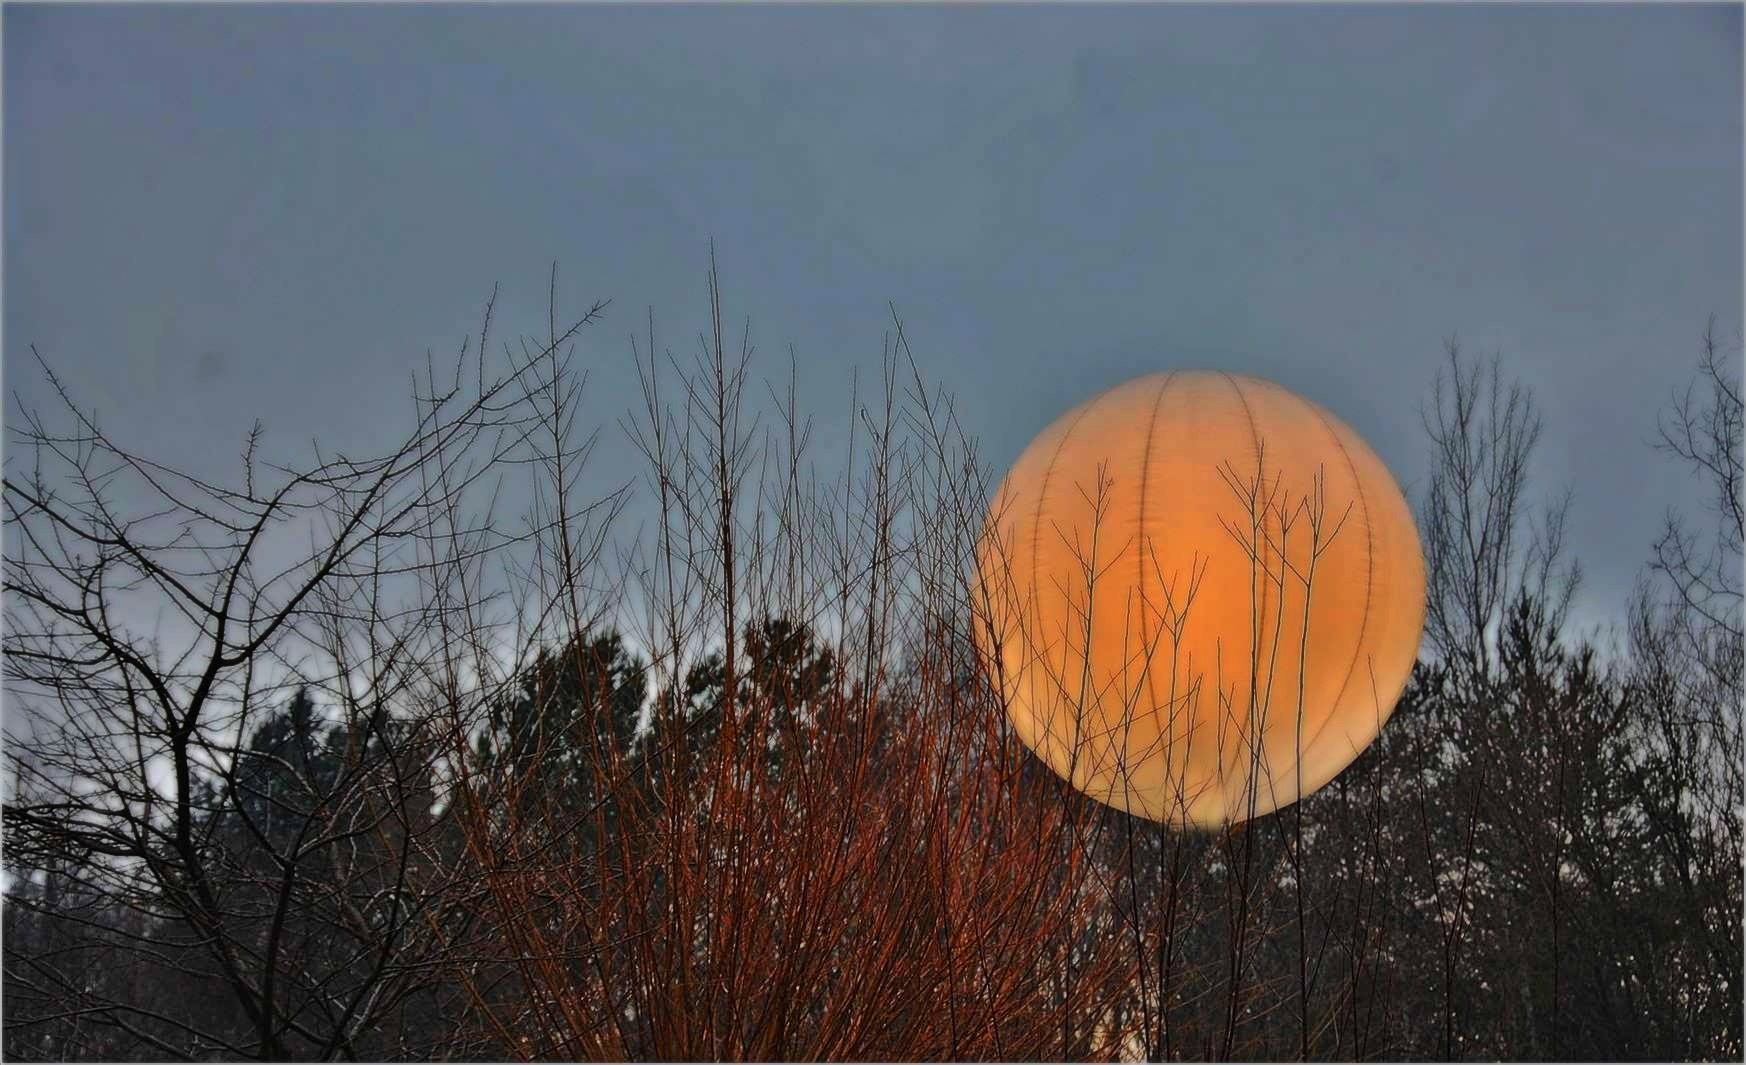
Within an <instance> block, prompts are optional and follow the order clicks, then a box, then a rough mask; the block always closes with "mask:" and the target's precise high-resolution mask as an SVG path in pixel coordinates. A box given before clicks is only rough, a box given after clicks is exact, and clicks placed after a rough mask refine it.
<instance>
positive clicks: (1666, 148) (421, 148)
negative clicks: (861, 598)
mask: <svg viewBox="0 0 1746 1065" xmlns="http://www.w3.org/2000/svg"><path fill="white" fill-rule="evenodd" d="M4 38H5V45H4V49H5V50H4V62H5V67H4V90H5V97H4V118H5V127H4V129H5V143H4V149H5V160H4V181H5V187H4V212H5V213H4V222H5V244H4V251H5V263H4V267H5V274H4V278H5V282H4V295H5V312H4V341H5V373H6V384H7V387H8V389H9V390H15V391H16V392H17V393H18V394H19V396H20V397H21V398H22V401H23V402H24V403H26V404H27V405H29V404H37V403H41V402H42V401H43V400H44V395H43V389H42V384H41V381H40V379H39V377H38V375H37V374H36V372H35V371H34V369H33V368H32V365H31V362H30V360H29V355H28V345H30V344H35V345H37V347H38V348H39V349H40V350H41V351H42V352H43V353H44V355H45V356H46V357H47V358H48V359H49V360H50V362H51V363H52V364H53V366H54V367H55V368H56V370H57V372H59V373H61V374H62V375H63V376H64V378H65V379H66V381H67V383H68V384H69V385H71V387H72V388H73V389H74V391H75V393H76V394H77V395H78V396H79V397H80V398H81V399H83V400H84V401H86V402H87V403H89V404H91V405H93V406H95V407H97V408H99V409H100V410H101V412H102V414H103V417H104V419H105V421H106V423H107V425H108V427H109V429H110V430H111V431H112V432H113V433H114V434H115V435H116V436H118V437H120V438H121V439H123V440H126V441H128V442H131V443H133V444H135V445H137V446H138V447H139V448H140V449H142V450H144V451H146V452H148V453H150V454H152V455H154V456H156V457H159V458H161V459H163V460H165V461H168V462H170V463H172V464H174V463H182V464H187V465H190V466H193V467H195V468H198V469H202V470H207V471H212V472H223V471H224V470H225V469H227V468H228V469H234V463H233V456H235V455H236V454H237V452H238V450H239V448H240V444H241V441H242V439H243V436H244V434H245V433H246V431H247V429H248V427H249V425H250V424H251V423H252V421H253V420H254V419H255V418H256V417H257V416H259V417H261V418H263V419H265V421H266V422H267V425H268V429H269V437H268V446H269V449H270V450H271V451H272V452H274V453H276V454H278V455H280V456H299V457H301V456H304V455H306V454H307V441H308V440H309V438H310V437H311V436H315V437H319V438H320V439H321V440H322V441H323V444H324V446H331V447H337V448H340V449H341V450H348V449H349V450H354V451H362V450H366V449H368V447H369V446H370V445H371V444H378V445H379V444H381V443H383V442H385V441H386V440H387V439H388V438H390V437H391V436H393V435H394V434H395V433H397V432H398V431H400V430H403V429H404V428H405V426H406V418H407V410H408V408H407V403H406V400H405V398H404V394H405V384H406V381H407V378H408V375H409V374H410V373H412V372H413V371H414V370H415V369H418V368H420V367H422V366H423V364H424V353H425V351H426V349H427V348H433V347H434V348H435V349H436V350H437V351H439V352H449V351H452V350H453V348H454V347H455V344H456V342H457V341H458V339H459V338H460V337H461V336H462V335H463V334H464V333H466V332H468V331H470V330H472V329H474V328H475V327H476V325H477V320H478V314H479V309H480V306H481V304H482V302H483V300H484V298H485V297H486V295H488V294H489V292H490V290H491V287H492V284H493V283H494V282H498V281H501V282H502V283H503V293H504V294H503V297H502V300H501V302H500V305H499V306H500V314H501V317H500V321H502V322H503V323H504V324H505V327H506V329H520V330H523V331H527V332H530V333H531V332H534V331H536V330H540V329H542V328H543V324H544V318H545V298H546V271H547V268H548V265H549V264H550V262H551V261H552V260H554V259H556V260H558V261H559V263H560V286H559V288H560V299H561V300H563V301H565V302H566V303H568V304H569V305H571V306H573V307H578V308H580V307H585V306H586V305H587V304H588V303H590V302H592V301H593V300H595V299H596V298H611V299H612V300H613V304H612V308H611V310H610V311H609V316H608V318H607V320H606V323H605V324H604V325H603V326H601V327H599V328H598V329H595V330H594V331H592V332H590V333H589V334H588V335H587V337H586V339H585V341H584V344H583V348H582V352H583V355H584V357H585V358H587V359H588V360H589V361H590V362H591V363H593V364H595V365H596V366H597V369H596V376H595V377H594V387H593V391H592V392H591V394H590V395H591V399H590V403H591V407H590V413H592V414H594V416H595V417H596V419H597V420H598V421H600V422H601V423H603V424H606V425H608V427H609V429H608V432H607V440H606V441H605V443H604V444H603V448H605V449H607V450H606V451H605V452H603V458H605V459H606V460H607V461H606V462H605V463H603V468H605V469H607V470H609V471H610V470H611V468H612V467H613V466H615V465H616V466H618V467H619V468H620V469H621V470H622V465H623V464H622V462H615V460H614V457H613V456H614V453H617V454H619V455H628V453H629V449H628V447H627V446H626V445H625V444H624V443H623V442H622V438H621V437H620V436H619V435H618V433H617V431H616V430H615V429H613V428H611V423H612V420H613V419H614V418H615V417H616V416H617V415H618V414H619V413H621V412H622V411H623V410H624V408H625V407H627V406H628V405H629V404H630V403H631V402H632V401H633V400H634V399H635V393H634V391H632V390H630V384H631V382H632V381H633V380H634V378H633V372H632V369H631V365H630V354H629V344H628V342H627V337H628V335H629V334H630V333H631V332H632V331H633V330H637V331H640V327H641V322H642V319H643V313H644V309H645V308H646V307H648V306H650V305H653V306H654V307H655V309H656V313H657V315H658V318H659V321H660V323H661V331H662V333H663V335H664V338H665V339H666V340H667V341H668V342H670V343H671V344H672V346H673V347H674V348H676V349H678V350H679V351H681V352H685V351H689V350H690V348H691V344H690V343H689V342H688V340H687V338H690V337H694V336H695V335H696V333H697V331H698V330H699V329H700V328H701V327H702V326H703V324H704V322H705V311H706V302H705V288H704V284H703V272H704V266H705V262H706V254H707V242H708V239H709V238H710V237H711V236H714V237H715V238H716V240H717V244H718V247H719V249H720V256H721V261H722V265H723V270H724V278H725V295H726V299H727V305H728V312H729V314H730V316H732V317H734V318H736V319H737V318H740V317H742V316H745V315H750V316H751V318H752V319H753V335H754V338H755V340H756V342H757V343H758V345H759V349H760V351H761V352H763V353H764V355H765V358H764V359H763V361H762V362H761V364H760V365H761V367H762V369H763V370H765V371H768V372H769V373H770V374H771V375H772V376H781V375H782V374H784V373H785V370H786V350H787V348H788V346H789V345H791V344H792V345H793V347H794V349H795V351H796V354H797V357H798V359H799V363H800V375H801V385H802V391H803V398H804V399H805V400H806V401H807V404H808V405H809V406H810V407H811V408H812V409H813V410H814V412H815V414H816V415H817V416H818V417H819V418H820V419H821V420H824V421H825V422H826V427H827V429H828V427H829V422H830V420H831V419H833V418H835V417H837V414H838V412H839V411H843V412H846V410H847V405H846V402H845V401H844V392H843V389H842V382H843V381H845V380H846V378H847V375H848V372H849V367H851V366H852V365H855V364H859V365H861V367H862V373H863V380H866V378H867V376H868V371H870V370H871V369H872V368H873V367H874V366H876V365H877V362H878V357H879V349H880V338H881V334H882V332H883V330H884V329H885V327H886V325H887V321H888V318H887V310H886V301H887V300H890V301H892V302H894V303H895V304H896V305H897V307H898V309H899V311H900V312H901V314H902V315H903V318H904V321H905V324H906V328H907V330H908V331H909V333H910V335H911V337H912V340H913V343H914V346H915V348H916V352H917V354H918V356H919V357H920V358H921V359H922V361H923V362H924V364H925V365H926V367H927V368H928V370H929V372H930V373H931V374H932V375H933V376H934V378H935V379H936V380H937V381H938V382H939V383H940V384H942V385H943V386H944V387H945V388H947V389H948V390H949V391H952V392H954V393H956V395H957V397H958V409H959V413H960V416H961V418H962V420H963V422H964V424H965V425H966V427H967V428H968V429H969V430H970V431H972V432H974V433H976V434H977V435H979V436H980V438H981V440H982V445H983V453H984V455H985V457H986V458H987V459H988V460H989V461H990V462H992V463H994V464H996V465H997V466H1000V467H1002V468H1004V465H1005V464H1006V463H1008V462H1010V461H1011V459H1012V458H1014V457H1015V456H1016V455H1017V454H1018V452H1019V450H1020V449H1022V448H1023V446H1024V445H1025V444H1026V443H1027V442H1028V441H1029V439H1030V438H1031V437H1032V436H1033V435H1034V434H1035V433H1036V432H1037V431H1039V430H1040V429H1041V428H1042V427H1043V426H1044V425H1046V424H1047V423H1048V422H1049V421H1050V420H1052V419H1053V418H1054V417H1055V416H1056V415H1057V414H1059V413H1060V412H1061V411H1063V410H1065V409H1066V408H1067V407H1069V406H1071V405H1073V404H1075V403H1077V402H1078V401H1080V400H1082V399H1084V398H1086V397H1088V396H1090V395H1092V394H1093V393H1095V392H1097V391H1100V390H1102V389H1104V388H1107V387H1110V386H1112V385H1115V384H1118V383H1120V382H1121V381H1123V380H1126V379H1128V378H1130V377H1133V376H1135V375H1138V374H1141V373H1146V372H1151V371H1154V370H1159V369H1167V368H1170V367H1173V366H1214V367H1218V368H1222V369H1228V370H1233V371H1241V372H1249V373H1255V374H1259V375H1261V376H1265V377H1269V378H1272V379H1274V380H1276V381H1278V382H1280V383H1281V384H1284V385H1286V386H1287V387H1290V388H1292V389H1295V390H1297V391H1299V392H1301V393H1303V394H1305V395H1308V396H1310V397H1311V398H1313V399H1315V400H1317V401H1318V402H1320V403H1322V404H1324V405H1325V406H1327V407H1329V408H1330V409H1332V410H1334V411H1335V412H1336V413H1337V414H1339V415H1340V416H1341V417H1342V418H1343V419H1345V420H1346V421H1347V422H1348V423H1350V424H1351V425H1352V426H1353V427H1354V428H1356V429H1357V430H1358V431H1359V432H1360V433H1361V434H1362V435H1363V436H1364V437H1365V438H1366V439H1367V440H1369V441H1370V442H1371V444H1372V445H1373V446H1374V447H1375V448H1376V449H1377V451H1378V452H1379V453H1380V454H1381V455H1382V457H1383V459H1384V460H1385V461H1386V462H1387V463H1388V464H1389V466H1390V467H1391V469H1393V470H1394V471H1395V473H1396V475H1397V476H1398V477H1399V478H1400V479H1401V480H1402V481H1403V483H1405V484H1406V485H1407V486H1408V488H1409V491H1416V490H1417V488H1418V487H1420V486H1422V478H1423V474H1424V472H1425V468H1426V464H1425V452H1426V447H1425V443H1424V439H1423V434H1422V431H1421V428H1420V423H1419V417H1418V412H1417V407H1418V404H1419V403H1420V402H1421V401H1423V400H1424V399H1425V397H1426V396H1427V394H1428V390H1429V386H1430V383H1431V379H1432V376H1433V374H1434V373H1435V371H1436V369H1437V367H1438V365H1439V362H1440V359H1441V357H1442V342H1443V340H1444V338H1446V337H1448V336H1449V335H1451V334H1453V333H1459V334H1460V335H1461V336H1462V337H1463V339H1464V340H1465V342H1466V343H1467V344H1468V345H1469V347H1470V348H1471V349H1472V350H1474V351H1479V352H1485V353H1489V352H1491V351H1493V350H1496V351H1498V352H1500V353H1501V355H1502V357H1503V359H1504V363H1505V366H1506V368H1507V370H1508V371H1509V372H1510V373H1511V374H1513V375H1514V376H1517V377H1519V378H1520V379H1522V380H1523V381H1524V382H1525V383H1527V384H1529V385H1530V386H1532V387H1533V388H1534V389H1535V391H1536V394H1537V397H1538V399H1539V402H1540V404H1541V406H1542V409H1543V411H1544V414H1545V419H1546V436H1545V439H1544V443H1543V444H1542V450H1541V460H1542V461H1541V462H1540V464H1539V467H1538V469H1537V471H1536V472H1537V475H1538V477H1539V480H1538V481H1537V486H1538V487H1539V488H1540V489H1541V490H1543V491H1546V492H1555V491H1558V490H1561V489H1562V488H1563V487H1565V486H1567V485H1568V486H1570V487H1573V488H1574V490H1575V502H1574V510H1573V515H1572V517H1573V529H1572V546H1573V547H1574V548H1575V549H1576V551H1577V552H1578V553H1579V554H1580V556H1581V557H1582V560H1583V562H1584V564H1585V567H1586V569H1587V571H1588V585H1587V590H1586V593H1585V602H1586V604H1587V608H1588V609H1587V610H1586V611H1585V614H1587V615H1590V616H1595V617H1599V616H1602V615H1605V614H1610V613H1612V612H1613V611H1614V610H1616V608H1617V606H1619V605H1620V604H1622V602H1623V601H1624V598H1625V596H1626V595H1627V593H1628V591H1629V588H1630V585H1631V582H1632V580H1633V578H1634V577H1635V576H1636V574H1637V573H1638V571H1639V569H1640V567H1641V565H1642V563H1643V562H1644V560H1645V559H1646V558H1647V556H1648V552H1649V548H1650V545H1651V542H1652V540H1653V538H1654V536H1655V533H1656V531H1657V527H1658V525H1659V522H1660V520H1661V515H1662V513H1663V511H1664V509H1665V508H1666V507H1667V506H1668V505H1669V504H1683V505H1687V506H1697V505H1700V504H1701V502H1702V497H1701V494H1700V493H1698V492H1697V491H1696V489H1695V486H1694V485H1693V483H1692V482H1691V481H1690V480H1689V479H1688V478H1687V477H1686V476H1685V474H1684V473H1683V471H1681V470H1679V469H1678V468H1677V467H1675V466H1673V465H1671V464H1670V463H1669V462H1668V461H1667V460H1665V459H1664V458H1661V457H1659V456H1657V455H1656V454H1654V453H1653V452H1652V451H1651V450H1650V448H1649V447H1648V446H1647V441H1648V440H1649V439H1650V438H1651V436H1652V435H1653V432H1654V419H1655V414H1656V410H1657V408H1658V407H1659V406H1661V405H1662V404H1663V402H1664V401H1665V399H1666V398H1667V397H1668V395H1669V394H1670V393H1671V392H1672V390H1673V389H1675V388H1676V387H1680V386H1682V385H1683V383H1684V382H1685V381H1686V380H1688V379H1689V375H1690V372H1691V370H1692V368H1693V365H1694V360H1695V358H1696V355H1697V350H1698V349H1697V342H1698V339H1699V337H1700V335H1701V333H1702V331H1703V328H1704V324H1705V320H1706V318H1707V317H1708V315H1709V314H1711V313H1712V312H1714V313H1716V314H1718V315H1719V316H1720V320H1721V322H1722V325H1723V330H1724V331H1725V332H1727V333H1729V334H1732V332H1733V331H1734V330H1735V329H1736V328H1737V327H1738V323H1739V321H1740V317H1741V287H1742V276H1741V225H1742V217H1741V145H1742V130H1741V10H1740V8H1739V7H1738V6H1737V5H1729V6H1708V7H1696V6H1694V7H1673V6H1659V7H1655V8H1645V7H1623V6H1611V5H1608V6H1595V7H1574V6H1559V7H1544V8H1541V7H1525V6H1523V7H1516V6H1483V7H1458V8H1457V7H1431V6H1419V5H1401V6H1386V7H1385V6H1360V7H1351V6H1325V7H1323V6H1290V7H1255V6H1247V5H1245V6H1241V7H1237V6H1227V7H1199V6H1137V5H1127V6H1110V7H1086V6H1012V7H998V8H996V7H971V6H967V5H966V6H950V7H916V6H893V7H884V6H881V7H849V8H842V7H833V8H828V9H827V8H822V7H821V8H810V7H793V6H773V7H750V6H745V7H741V6H729V7H717V8H710V9H700V8H680V7H666V6H659V7H657V6H649V7H618V6H543V7H527V8H510V7H499V6H457V7H438V8H432V7H422V6H419V7H413V6H382V7H367V6H280V7H273V6H267V7H250V6H236V7H232V6H180V7H144V6H139V7H135V6H128V7H95V6H29V5H8V6H7V8H6V10H5V12H4ZM15 410H16V408H15V407H14V406H13V401H12V400H11V399H9V400H8V407H7V411H8V414H9V415H11V414H13V413H14V412H15Z"/></svg>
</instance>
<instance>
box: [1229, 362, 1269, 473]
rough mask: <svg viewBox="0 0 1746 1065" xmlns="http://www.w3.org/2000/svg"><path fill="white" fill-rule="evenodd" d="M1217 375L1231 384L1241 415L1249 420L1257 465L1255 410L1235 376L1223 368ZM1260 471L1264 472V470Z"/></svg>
mask: <svg viewBox="0 0 1746 1065" xmlns="http://www.w3.org/2000/svg"><path fill="white" fill-rule="evenodd" d="M1219 376H1220V377H1223V378H1224V379H1225V383H1226V384H1228V385H1230V386H1231V391H1233V392H1235V393H1236V394H1237V403H1238V404H1239V405H1241V406H1242V408H1243V417H1244V418H1245V419H1247V420H1248V422H1249V439H1251V440H1253V441H1254V442H1255V464H1256V465H1257V466H1259V465H1260V464H1261V430H1260V429H1259V428H1258V427H1257V426H1256V425H1255V412H1254V411H1252V410H1250V409H1249V397H1248V396H1246V395H1244V394H1243V386H1242V385H1240V384H1238V383H1237V379H1236V378H1235V377H1232V376H1231V375H1230V374H1228V373H1226V372H1225V371H1223V370H1220V371H1219ZM1261 472H1262V473H1263V474H1265V473H1266V471H1265V470H1263V471H1261Z"/></svg>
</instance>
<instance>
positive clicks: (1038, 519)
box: [1009, 395, 1103, 597]
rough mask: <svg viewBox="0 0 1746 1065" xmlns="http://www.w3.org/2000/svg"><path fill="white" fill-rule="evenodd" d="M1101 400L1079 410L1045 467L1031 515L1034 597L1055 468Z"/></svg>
mask: <svg viewBox="0 0 1746 1065" xmlns="http://www.w3.org/2000/svg"><path fill="white" fill-rule="evenodd" d="M1101 398H1103V397H1102V396H1101V395H1100V396H1094V397H1092V398H1091V399H1089V400H1087V401H1086V402H1085V405H1084V406H1082V407H1080V408H1079V413H1078V414H1075V415H1074V416H1073V420H1072V421H1070V422H1068V423H1067V431H1066V432H1064V433H1062V434H1061V439H1060V440H1059V441H1057V442H1056V444H1055V453H1054V454H1052V455H1050V456H1049V464H1048V465H1047V466H1045V467H1043V482H1042V484H1040V485H1038V486H1037V509H1036V513H1034V514H1033V515H1031V572H1030V578H1029V579H1030V583H1031V595H1032V597H1034V596H1036V594H1037V590H1038V589H1037V585H1038V583H1039V581H1038V576H1037V555H1038V552H1039V549H1040V548H1041V546H1042V542H1043V508H1044V505H1045V504H1046V503H1047V502H1048V499H1049V483H1050V482H1051V481H1052V480H1054V478H1055V467H1056V465H1057V464H1059V463H1060V461H1061V452H1063V451H1065V450H1067V441H1068V440H1070V439H1072V437H1073V430H1075V429H1077V428H1079V423H1080V422H1081V421H1083V420H1085V416H1086V415H1087V414H1090V413H1091V408H1092V407H1094V406H1096V405H1097V401H1098V400H1099V399H1101ZM1009 576H1010V575H1009Z"/></svg>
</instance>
